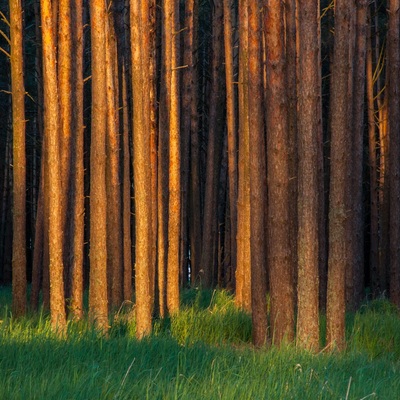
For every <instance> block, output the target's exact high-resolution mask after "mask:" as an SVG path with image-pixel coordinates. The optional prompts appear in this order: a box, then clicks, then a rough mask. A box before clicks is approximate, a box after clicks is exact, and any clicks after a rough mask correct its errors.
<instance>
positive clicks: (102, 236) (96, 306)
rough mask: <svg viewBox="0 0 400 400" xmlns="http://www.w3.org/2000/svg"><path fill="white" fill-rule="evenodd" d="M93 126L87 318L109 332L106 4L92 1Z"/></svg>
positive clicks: (103, 330)
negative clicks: (88, 315) (88, 316)
mask: <svg viewBox="0 0 400 400" xmlns="http://www.w3.org/2000/svg"><path fill="white" fill-rule="evenodd" d="M90 17H91V44H92V126H91V132H92V135H91V146H90V281H89V314H90V317H91V319H92V321H94V323H95V325H96V327H97V328H98V329H99V330H100V331H102V332H104V333H105V332H107V330H108V298H107V240H106V238H107V222H106V221H107V213H106V212H105V210H106V209H107V208H106V207H107V195H106V132H107V116H106V113H105V110H106V107H107V92H106V79H105V77H106V56H105V53H106V36H105V29H106V25H105V20H106V17H107V14H106V4H105V2H104V1H102V0H91V2H90Z"/></svg>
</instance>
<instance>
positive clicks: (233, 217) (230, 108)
mask: <svg viewBox="0 0 400 400" xmlns="http://www.w3.org/2000/svg"><path fill="white" fill-rule="evenodd" d="M231 8H232V1H230V0H224V44H225V80H226V128H227V135H228V176H229V214H230V220H229V221H230V228H231V232H230V236H231V241H230V250H229V255H230V262H229V268H231V269H232V270H233V271H236V232H237V198H238V166H237V150H238V149H237V129H236V115H235V106H236V89H235V84H234V74H235V71H234V66H233V65H234V64H233V59H234V54H233V46H234V43H233V35H232V11H231Z"/></svg>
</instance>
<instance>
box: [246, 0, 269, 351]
mask: <svg viewBox="0 0 400 400" xmlns="http://www.w3.org/2000/svg"><path fill="white" fill-rule="evenodd" d="M259 9H260V3H259V2H258V1H252V2H250V3H249V7H248V18H249V39H248V46H249V48H248V49H249V58H248V63H249V64H248V68H249V69H248V73H249V75H248V76H249V85H248V90H249V100H248V107H249V111H248V112H249V124H250V126H251V128H252V129H251V130H250V136H249V138H250V142H251V143H252V146H254V147H252V152H251V157H250V246H251V250H250V251H251V308H252V322H253V343H254V344H255V345H256V346H263V345H265V344H266V341H267V304H266V294H267V287H266V283H267V281H266V272H267V271H266V263H265V261H266V257H265V229H264V226H265V224H264V215H265V213H264V207H265V175H266V174H265V134H264V115H263V114H264V113H263V108H262V106H263V94H262V78H263V75H262V62H261V45H262V41H261V15H260V12H259Z"/></svg>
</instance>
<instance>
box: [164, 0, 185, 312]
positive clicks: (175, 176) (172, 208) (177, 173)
mask: <svg viewBox="0 0 400 400" xmlns="http://www.w3.org/2000/svg"><path fill="white" fill-rule="evenodd" d="M164 5H165V12H166V13H167V19H166V22H167V24H166V29H167V30H166V36H167V37H169V38H168V39H167V43H169V45H170V46H171V53H170V55H171V64H170V65H171V81H170V82H167V83H168V84H169V86H170V109H169V111H170V114H169V204H168V261H167V308H168V311H169V313H170V314H174V313H176V312H178V311H179V269H180V268H179V267H180V260H179V255H180V251H179V249H180V238H179V235H180V223H181V148H180V147H181V137H180V112H179V75H178V74H179V69H178V67H179V32H178V31H179V2H178V1H177V0H165V4H164Z"/></svg>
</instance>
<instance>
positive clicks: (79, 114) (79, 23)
mask: <svg viewBox="0 0 400 400" xmlns="http://www.w3.org/2000/svg"><path fill="white" fill-rule="evenodd" d="M82 8H83V3H82V0H73V2H72V14H71V18H72V26H73V29H72V40H73V50H72V51H73V71H72V76H73V80H72V82H73V90H72V96H73V100H72V105H73V115H74V118H73V125H72V129H73V132H74V135H73V151H72V153H71V154H72V161H71V165H72V171H73V177H72V186H73V189H72V190H71V194H72V196H73V199H72V200H71V207H72V218H73V222H72V229H71V232H72V238H73V239H72V240H73V244H72V246H73V254H72V260H71V276H70V279H71V294H70V295H71V314H72V318H74V319H82V317H83V311H84V310H83V257H84V229H85V226H84V225H85V223H84V213H85V204H84V165H83V157H84V151H83V150H84V149H83V135H84V121H83V107H84V106H83V15H82Z"/></svg>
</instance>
